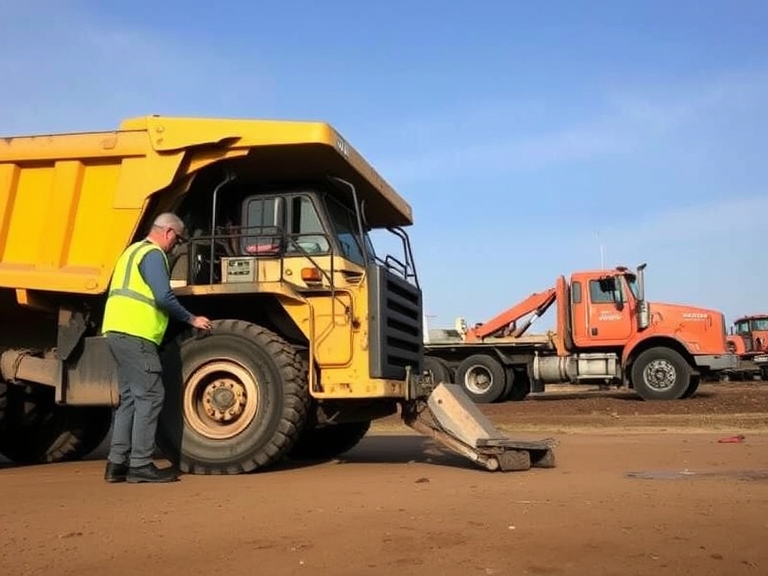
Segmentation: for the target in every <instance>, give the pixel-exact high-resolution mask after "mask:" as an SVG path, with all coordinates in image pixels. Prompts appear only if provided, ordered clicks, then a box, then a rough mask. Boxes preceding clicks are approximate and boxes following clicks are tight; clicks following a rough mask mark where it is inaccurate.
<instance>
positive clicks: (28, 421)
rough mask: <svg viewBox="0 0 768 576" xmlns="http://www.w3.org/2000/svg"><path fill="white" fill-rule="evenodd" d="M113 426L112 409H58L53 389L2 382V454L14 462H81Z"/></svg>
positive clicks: (0, 391) (0, 408)
mask: <svg viewBox="0 0 768 576" xmlns="http://www.w3.org/2000/svg"><path fill="white" fill-rule="evenodd" d="M3 389H4V390H3ZM111 425H112V409H111V408H102V407H90V406H87V407H86V406H58V405H56V402H55V399H54V390H53V388H49V387H47V386H21V385H19V386H16V385H13V386H9V385H7V384H4V383H0V454H3V456H5V457H6V458H8V459H9V460H13V461H14V462H17V463H20V464H44V463H55V462H67V461H72V460H79V459H80V458H82V457H83V456H87V455H88V454H89V453H91V452H93V450H95V449H96V448H97V447H98V446H99V444H101V443H102V442H103V440H104V438H106V436H107V434H108V433H109V429H110V426H111Z"/></svg>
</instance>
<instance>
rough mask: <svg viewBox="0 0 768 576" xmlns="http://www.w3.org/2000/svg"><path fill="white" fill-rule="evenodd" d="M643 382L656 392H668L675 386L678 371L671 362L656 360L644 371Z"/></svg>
mask: <svg viewBox="0 0 768 576" xmlns="http://www.w3.org/2000/svg"><path fill="white" fill-rule="evenodd" d="M643 380H645V383H646V384H648V386H650V387H651V388H653V389H654V390H668V389H670V388H672V387H673V386H674V385H675V381H676V380H677V370H675V367H674V365H673V364H672V362H670V361H669V360H654V361H652V362H650V363H649V364H648V366H646V367H645V370H643Z"/></svg>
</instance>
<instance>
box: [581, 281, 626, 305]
mask: <svg viewBox="0 0 768 576" xmlns="http://www.w3.org/2000/svg"><path fill="white" fill-rule="evenodd" d="M589 299H590V301H591V302H592V303H593V304H615V303H617V302H624V295H623V293H622V291H621V284H620V283H619V282H616V280H615V279H614V278H606V279H603V280H590V281H589Z"/></svg>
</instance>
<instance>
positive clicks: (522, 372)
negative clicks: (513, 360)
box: [504, 368, 531, 402]
mask: <svg viewBox="0 0 768 576" xmlns="http://www.w3.org/2000/svg"><path fill="white" fill-rule="evenodd" d="M506 373H507V386H506V391H505V392H504V399H505V400H508V401H510V402H522V401H523V400H525V399H526V398H527V397H528V394H530V393H531V379H530V378H529V377H528V371H527V370H526V369H525V368H522V369H520V368H507V370H506Z"/></svg>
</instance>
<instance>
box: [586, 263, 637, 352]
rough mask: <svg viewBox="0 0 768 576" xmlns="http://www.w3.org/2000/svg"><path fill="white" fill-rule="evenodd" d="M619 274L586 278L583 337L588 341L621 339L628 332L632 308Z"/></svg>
mask: <svg viewBox="0 0 768 576" xmlns="http://www.w3.org/2000/svg"><path fill="white" fill-rule="evenodd" d="M623 288H624V287H623V285H622V282H621V280H620V279H619V278H616V277H608V278H602V279H597V278H595V279H591V280H590V281H589V312H588V314H587V337H588V338H589V340H590V341H592V342H600V343H606V344H609V343H614V342H616V343H623V342H626V340H627V339H628V338H629V337H630V336H631V335H632V324H633V322H632V320H633V315H632V310H631V306H630V304H629V303H628V302H627V298H626V297H625V295H624V289H623Z"/></svg>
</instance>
